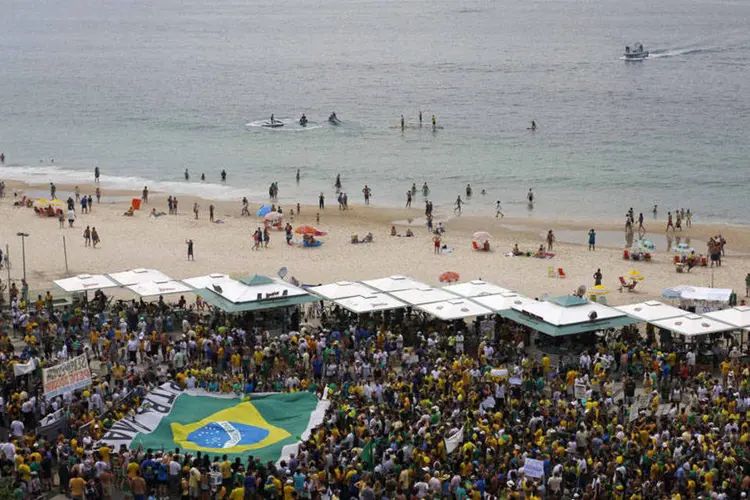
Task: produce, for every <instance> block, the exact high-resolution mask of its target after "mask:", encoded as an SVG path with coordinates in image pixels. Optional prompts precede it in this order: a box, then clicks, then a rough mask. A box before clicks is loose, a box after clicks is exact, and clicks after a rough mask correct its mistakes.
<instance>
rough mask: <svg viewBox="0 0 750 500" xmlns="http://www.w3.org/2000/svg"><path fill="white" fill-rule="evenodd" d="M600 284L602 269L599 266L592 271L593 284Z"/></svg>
mask: <svg viewBox="0 0 750 500" xmlns="http://www.w3.org/2000/svg"><path fill="white" fill-rule="evenodd" d="M601 284H602V270H601V268H599V269H597V270H596V272H595V273H594V286H599V285H601Z"/></svg>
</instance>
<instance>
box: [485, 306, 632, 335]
mask: <svg viewBox="0 0 750 500" xmlns="http://www.w3.org/2000/svg"><path fill="white" fill-rule="evenodd" d="M498 312H499V314H500V315H501V316H503V317H504V318H508V319H510V320H512V321H515V322H516V323H520V324H522V325H526V326H528V327H529V328H533V329H534V330H537V331H539V332H542V333H545V334H547V335H551V336H553V337H559V336H562V335H575V334H579V333H585V332H593V331H597V330H604V329H607V328H616V327H618V326H624V325H630V324H633V323H635V322H636V321H635V320H634V319H632V318H630V317H629V316H627V315H626V314H625V313H623V312H622V311H618V310H617V309H613V308H611V307H609V306H605V305H603V304H599V303H597V302H589V301H587V300H581V299H579V298H578V297H572V298H570V299H569V298H567V297H557V298H554V299H551V300H548V301H544V302H540V301H536V300H531V301H527V302H522V303H521V304H515V303H514V304H512V305H511V308H510V309H507V310H500V311H498ZM592 313H596V319H593V320H592V319H591V318H590V315H591V314H592Z"/></svg>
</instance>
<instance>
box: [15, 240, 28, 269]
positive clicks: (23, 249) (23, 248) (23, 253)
mask: <svg viewBox="0 0 750 500" xmlns="http://www.w3.org/2000/svg"><path fill="white" fill-rule="evenodd" d="M16 236H20V237H21V260H22V261H23V280H24V281H26V238H28V236H29V233H22V232H19V233H16Z"/></svg>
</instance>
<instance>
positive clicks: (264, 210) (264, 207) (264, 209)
mask: <svg viewBox="0 0 750 500" xmlns="http://www.w3.org/2000/svg"><path fill="white" fill-rule="evenodd" d="M270 212H271V207H269V206H268V205H261V207H260V208H259V209H258V217H264V216H265V215H266V214H268V213H270Z"/></svg>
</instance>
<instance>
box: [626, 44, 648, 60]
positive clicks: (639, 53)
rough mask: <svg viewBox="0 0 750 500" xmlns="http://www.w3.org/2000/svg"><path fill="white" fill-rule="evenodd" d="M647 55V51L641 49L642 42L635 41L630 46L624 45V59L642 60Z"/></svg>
mask: <svg viewBox="0 0 750 500" xmlns="http://www.w3.org/2000/svg"><path fill="white" fill-rule="evenodd" d="M647 57H648V51H647V50H643V44H641V43H636V44H635V45H633V47H632V48H631V47H630V46H629V45H628V46H626V47H625V60H626V61H643V60H644V59H646V58H647Z"/></svg>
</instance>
